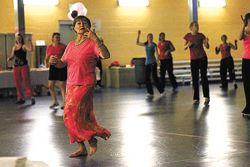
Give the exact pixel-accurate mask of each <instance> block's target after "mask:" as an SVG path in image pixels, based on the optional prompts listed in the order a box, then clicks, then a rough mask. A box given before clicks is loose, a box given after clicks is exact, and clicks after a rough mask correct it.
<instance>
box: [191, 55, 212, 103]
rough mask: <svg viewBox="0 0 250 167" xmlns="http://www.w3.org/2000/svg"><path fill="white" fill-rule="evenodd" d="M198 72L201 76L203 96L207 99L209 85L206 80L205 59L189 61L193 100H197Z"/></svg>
mask: <svg viewBox="0 0 250 167" xmlns="http://www.w3.org/2000/svg"><path fill="white" fill-rule="evenodd" d="M199 71H200V74H201V83H202V89H203V96H204V97H206V98H209V85H208V79H207V57H203V58H200V59H197V60H191V72H192V81H193V89H194V96H193V99H194V100H199V99H200V95H199Z"/></svg>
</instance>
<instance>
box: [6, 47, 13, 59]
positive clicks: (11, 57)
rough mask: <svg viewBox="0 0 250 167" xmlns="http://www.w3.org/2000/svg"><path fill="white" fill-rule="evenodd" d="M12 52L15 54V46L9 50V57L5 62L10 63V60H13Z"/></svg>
mask: <svg viewBox="0 0 250 167" xmlns="http://www.w3.org/2000/svg"><path fill="white" fill-rule="evenodd" d="M14 52H15V46H13V48H12V50H11V54H10V57H9V58H8V60H7V61H8V62H9V61H12V60H13V59H14V57H15V56H14Z"/></svg>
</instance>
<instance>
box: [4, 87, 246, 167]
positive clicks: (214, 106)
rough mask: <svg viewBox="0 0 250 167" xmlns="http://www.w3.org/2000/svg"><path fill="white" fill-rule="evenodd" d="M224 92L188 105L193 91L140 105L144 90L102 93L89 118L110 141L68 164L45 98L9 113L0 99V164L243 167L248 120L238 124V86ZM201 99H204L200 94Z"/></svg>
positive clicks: (63, 134) (7, 102)
mask: <svg viewBox="0 0 250 167" xmlns="http://www.w3.org/2000/svg"><path fill="white" fill-rule="evenodd" d="M238 85H239V88H238V89H237V90H234V89H233V88H232V85H231V87H230V88H229V89H228V91H222V90H220V88H219V85H218V84H213V85H210V94H211V102H210V105H209V106H207V107H205V106H204V105H203V100H201V103H200V104H199V105H193V104H192V88H191V87H190V86H181V87H179V89H178V92H172V89H171V88H168V89H167V95H166V97H162V98H160V96H159V94H158V92H156V91H155V97H154V98H153V99H146V98H145V89H144V88H140V89H139V88H133V89H127V88H124V89H102V90H98V91H96V93H95V98H94V103H95V113H96V116H97V119H98V121H99V123H100V124H102V125H103V126H105V127H106V128H108V129H109V130H110V131H111V133H112V136H111V138H110V140H108V141H103V140H101V139H100V140H99V142H98V151H97V153H96V154H95V155H93V156H91V157H80V158H73V159H71V158H68V156H69V154H70V153H71V152H72V151H74V149H76V148H77V147H76V146H77V145H76V144H72V145H70V144H69V142H68V136H67V130H66V128H65V127H64V124H63V117H62V115H63V111H62V110H61V109H58V110H54V111H53V110H51V109H49V105H50V97H49V96H42V97H37V98H36V105H34V106H31V105H30V104H29V102H28V101H27V102H26V104H24V105H22V106H17V105H15V103H14V102H15V99H14V98H9V99H6V98H1V99H0V118H1V121H0V156H27V157H28V158H29V159H31V160H39V161H43V162H45V163H47V164H48V165H49V166H50V167H153V166H156V167H249V166H250V158H249V157H250V120H248V119H246V118H243V117H242V115H241V110H242V109H243V107H244V103H245V100H244V93H243V87H242V83H239V84H238ZM201 95H202V92H201Z"/></svg>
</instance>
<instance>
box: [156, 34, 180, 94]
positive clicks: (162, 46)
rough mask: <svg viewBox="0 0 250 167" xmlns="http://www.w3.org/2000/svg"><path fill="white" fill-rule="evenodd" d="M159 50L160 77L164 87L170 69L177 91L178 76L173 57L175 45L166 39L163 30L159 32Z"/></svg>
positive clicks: (170, 76) (171, 79)
mask: <svg viewBox="0 0 250 167" xmlns="http://www.w3.org/2000/svg"><path fill="white" fill-rule="evenodd" d="M158 50H159V57H158V59H159V60H160V78H161V83H162V86H163V89H164V88H165V84H166V78H165V75H166V71H168V77H169V80H170V82H171V84H172V86H173V90H174V91H175V90H176V88H177V82H176V78H175V76H174V74H173V70H174V68H173V57H172V54H171V52H174V51H175V47H174V45H173V44H172V42H171V41H169V40H166V39H165V33H164V32H161V33H160V34H159V42H158Z"/></svg>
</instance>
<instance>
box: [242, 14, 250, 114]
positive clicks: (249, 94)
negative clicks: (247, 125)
mask: <svg viewBox="0 0 250 167" xmlns="http://www.w3.org/2000/svg"><path fill="white" fill-rule="evenodd" d="M241 19H242V22H243V26H242V29H241V31H240V40H242V41H243V56H242V80H243V85H244V92H245V98H246V106H245V108H244V109H243V111H242V114H243V116H247V117H249V116H250V13H247V14H246V15H245V18H243V17H242V16H241Z"/></svg>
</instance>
